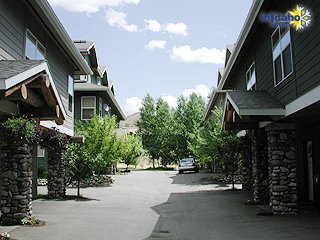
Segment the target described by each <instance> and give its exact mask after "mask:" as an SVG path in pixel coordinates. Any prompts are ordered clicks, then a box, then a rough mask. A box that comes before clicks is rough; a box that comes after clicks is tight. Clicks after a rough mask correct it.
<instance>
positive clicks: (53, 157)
mask: <svg viewBox="0 0 320 240" xmlns="http://www.w3.org/2000/svg"><path fill="white" fill-rule="evenodd" d="M65 182H66V181H65V168H64V165H63V150H58V149H57V150H55V149H48V196H49V197H50V198H63V197H64V196H65V194H66V183H65Z"/></svg>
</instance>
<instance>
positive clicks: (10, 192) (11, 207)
mask: <svg viewBox="0 0 320 240" xmlns="http://www.w3.org/2000/svg"><path fill="white" fill-rule="evenodd" d="M0 154H1V156H0V158H1V213H2V215H1V224H2V225H15V224H18V223H19V221H20V220H21V219H22V218H24V217H28V216H31V215H32V188H31V186H32V170H31V169H32V156H31V153H30V148H29V145H27V144H18V143H14V142H4V141H2V142H0Z"/></svg>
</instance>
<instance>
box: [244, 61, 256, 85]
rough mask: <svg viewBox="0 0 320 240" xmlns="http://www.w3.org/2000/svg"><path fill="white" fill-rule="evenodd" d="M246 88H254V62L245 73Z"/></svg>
mask: <svg viewBox="0 0 320 240" xmlns="http://www.w3.org/2000/svg"><path fill="white" fill-rule="evenodd" d="M246 81H247V90H256V70H255V64H254V63H252V64H251V66H250V68H249V69H248V71H247V73H246Z"/></svg>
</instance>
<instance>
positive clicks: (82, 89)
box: [74, 87, 126, 120]
mask: <svg viewBox="0 0 320 240" xmlns="http://www.w3.org/2000/svg"><path fill="white" fill-rule="evenodd" d="M74 91H75V92H98V91H104V92H107V94H108V96H109V97H110V98H111V101H112V102H113V104H114V106H115V107H116V109H117V111H118V113H119V114H120V116H121V117H122V119H119V120H126V116H125V115H124V113H123V112H122V109H121V107H120V106H119V104H118V102H117V100H116V98H115V97H114V95H113V93H112V92H111V90H110V89H109V88H108V87H105V89H92V88H81V89H75V90H74Z"/></svg>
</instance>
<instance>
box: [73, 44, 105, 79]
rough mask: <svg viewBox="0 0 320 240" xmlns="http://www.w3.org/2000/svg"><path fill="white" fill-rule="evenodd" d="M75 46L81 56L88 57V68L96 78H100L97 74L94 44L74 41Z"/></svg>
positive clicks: (97, 64)
mask: <svg viewBox="0 0 320 240" xmlns="http://www.w3.org/2000/svg"><path fill="white" fill-rule="evenodd" d="M74 44H75V46H76V47H77V48H78V50H79V51H80V53H81V54H82V55H86V54H87V55H89V60H90V68H91V70H92V71H94V73H95V74H96V75H97V76H98V77H102V75H101V74H100V72H99V62H98V55H97V51H96V47H95V46H96V43H95V42H91V41H87V40H75V41H74Z"/></svg>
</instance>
